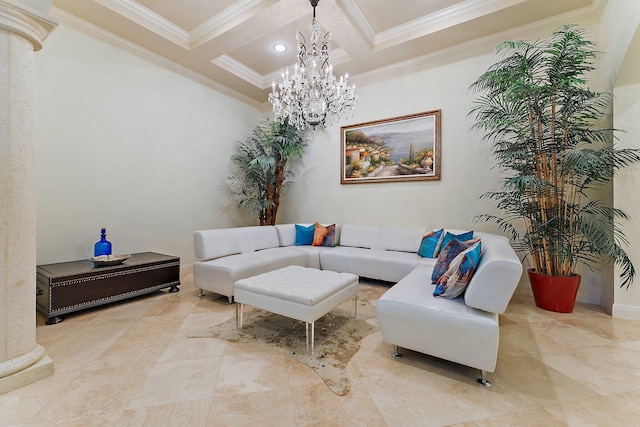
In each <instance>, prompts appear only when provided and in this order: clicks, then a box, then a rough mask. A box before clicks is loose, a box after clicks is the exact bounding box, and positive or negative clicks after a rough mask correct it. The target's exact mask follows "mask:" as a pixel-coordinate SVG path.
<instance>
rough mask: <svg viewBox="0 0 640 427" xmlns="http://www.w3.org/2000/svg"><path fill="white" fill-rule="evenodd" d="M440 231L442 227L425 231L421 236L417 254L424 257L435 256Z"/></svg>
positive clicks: (440, 234)
mask: <svg viewBox="0 0 640 427" xmlns="http://www.w3.org/2000/svg"><path fill="white" fill-rule="evenodd" d="M442 231H443V230H442V229H440V230H431V231H427V232H426V233H425V235H424V236H422V241H421V242H420V249H418V255H420V256H422V257H425V258H435V257H436V248H437V247H438V242H439V241H440V236H442Z"/></svg>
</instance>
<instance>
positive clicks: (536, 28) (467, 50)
mask: <svg viewBox="0 0 640 427" xmlns="http://www.w3.org/2000/svg"><path fill="white" fill-rule="evenodd" d="M606 1H607V0H594V1H593V3H592V4H591V5H589V6H585V7H583V8H580V9H577V10H574V11H570V12H566V13H563V14H560V15H555V16H553V17H550V18H547V19H543V20H540V21H536V22H533V23H530V24H526V25H522V26H520V27H516V28H511V29H509V30H505V31H501V32H499V33H495V34H491V35H489V36H485V37H481V38H478V39H475V40H472V41H469V42H467V43H462V44H458V45H455V46H452V47H449V48H446V49H441V50H439V51H437V52H432V53H429V54H426V55H422V56H419V57H415V58H411V59H409V60H406V61H402V62H397V63H395V64H391V65H389V66H386V67H381V68H377V69H375V70H372V71H368V72H365V73H361V74H357V75H354V76H352V80H353V81H355V82H358V85H362V84H363V83H369V82H374V81H379V80H383V79H389V78H392V77H397V76H398V74H399V73H402V72H410V71H415V70H416V69H417V68H418V69H421V68H425V66H427V65H429V64H434V63H436V64H441V63H443V62H446V61H448V60H451V59H453V58H457V57H461V56H469V55H474V54H478V52H484V51H492V50H493V49H494V48H495V46H496V45H497V44H498V43H501V42H503V41H505V40H514V39H520V38H523V37H526V36H527V35H529V34H531V33H536V32H541V31H545V30H548V29H549V28H557V27H558V26H561V25H564V24H566V23H567V22H573V21H576V20H584V19H588V18H593V17H596V16H599V15H600V14H601V13H602V10H603V9H604V5H605V3H606Z"/></svg>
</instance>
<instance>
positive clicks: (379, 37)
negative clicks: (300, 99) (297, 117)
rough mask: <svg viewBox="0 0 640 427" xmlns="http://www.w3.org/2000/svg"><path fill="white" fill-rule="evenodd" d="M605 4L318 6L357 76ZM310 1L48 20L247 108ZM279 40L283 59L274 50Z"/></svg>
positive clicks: (374, 2) (211, 2)
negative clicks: (171, 69) (157, 62)
mask: <svg viewBox="0 0 640 427" xmlns="http://www.w3.org/2000/svg"><path fill="white" fill-rule="evenodd" d="M603 1H604V0H320V2H319V3H318V6H317V8H316V17H317V21H318V23H319V24H320V26H321V27H322V28H323V29H324V30H325V31H331V33H332V43H331V57H332V63H333V65H334V72H335V74H336V75H342V74H344V73H345V72H347V71H348V72H349V74H350V76H352V79H351V81H353V82H355V83H356V85H357V84H358V77H359V76H360V77H361V78H362V79H364V78H365V77H366V76H367V75H371V74H372V73H376V72H379V71H380V70H389V69H393V68H394V67H402V66H406V64H408V63H411V62H412V61H415V60H416V58H421V57H425V56H426V55H429V54H433V53H434V52H437V51H441V50H443V49H446V48H449V47H452V46H454V45H459V44H461V43H466V42H470V41H473V40H476V39H478V38H482V37H485V36H490V35H492V34H495V33H499V32H502V31H506V30H509V29H510V28H513V27H518V26H521V25H526V24H529V23H532V22H535V21H539V20H543V19H547V18H550V17H553V16H557V15H563V14H565V15H566V16H567V18H569V17H573V16H575V15H576V14H580V13H583V14H591V13H595V12H596V11H597V10H599V8H600V7H601V3H602V2H603ZM312 10H313V9H312V7H311V5H310V3H309V0H137V1H134V0H53V8H52V15H53V16H55V17H57V18H58V19H60V20H61V21H63V22H66V23H71V24H76V25H79V26H83V27H84V28H85V29H89V30H90V31H96V32H98V33H100V34H101V35H102V36H106V37H107V38H108V37H111V38H112V39H113V40H118V41H120V42H121V43H122V42H124V43H127V44H128V45H129V47H132V48H134V49H139V50H140V51H143V52H147V53H149V54H150V55H152V56H154V57H156V58H161V59H165V60H168V61H167V63H171V64H178V66H180V67H181V69H184V70H186V71H188V72H189V73H191V74H192V75H194V76H198V78H201V79H204V80H205V81H207V82H209V83H211V84H213V85H215V86H216V87H220V88H223V89H224V90H225V91H227V92H229V93H231V94H233V95H235V96H238V97H240V98H242V99H245V100H248V101H250V102H255V103H262V102H265V101H266V99H267V94H268V93H269V90H270V88H271V83H272V81H273V80H276V81H277V80H278V79H279V76H280V72H281V70H282V69H283V68H284V67H287V66H292V65H293V64H294V63H295V58H296V44H295V43H296V41H295V34H296V31H300V32H302V33H303V34H305V35H308V34H309V30H308V27H309V24H310V22H311V18H312ZM276 43H283V44H284V45H286V46H287V47H288V50H287V51H286V52H284V53H276V52H275V51H274V50H273V46H274V45H275V44H276Z"/></svg>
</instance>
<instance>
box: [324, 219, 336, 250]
mask: <svg viewBox="0 0 640 427" xmlns="http://www.w3.org/2000/svg"><path fill="white" fill-rule="evenodd" d="M327 231H328V233H327V237H325V238H324V242H322V246H326V247H331V248H332V247H334V246H335V245H336V225H335V224H331V225H327Z"/></svg>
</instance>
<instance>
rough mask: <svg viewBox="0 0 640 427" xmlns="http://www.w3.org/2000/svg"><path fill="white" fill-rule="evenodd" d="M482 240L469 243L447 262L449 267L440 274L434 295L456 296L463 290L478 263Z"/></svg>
mask: <svg viewBox="0 0 640 427" xmlns="http://www.w3.org/2000/svg"><path fill="white" fill-rule="evenodd" d="M481 251H482V242H480V241H478V242H477V243H475V244H473V245H471V246H470V247H468V248H467V249H465V250H464V251H462V252H461V253H459V254H458V256H456V257H455V258H454V259H453V261H451V263H450V264H449V269H448V270H447V271H446V272H445V273H444V274H443V275H442V276H440V279H438V283H436V288H435V290H434V291H433V295H434V296H439V297H442V298H457V297H459V296H460V295H462V293H463V292H464V291H465V289H466V287H467V285H468V284H469V282H470V281H471V278H472V277H473V274H474V273H475V271H476V269H477V268H478V264H479V263H480V256H481V254H482V252H481Z"/></svg>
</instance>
